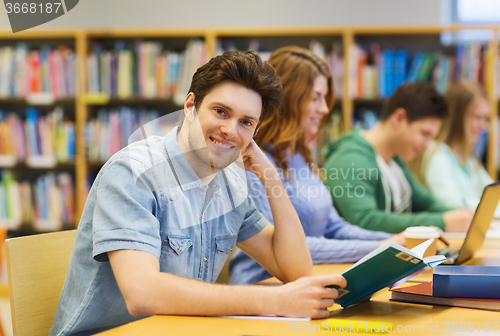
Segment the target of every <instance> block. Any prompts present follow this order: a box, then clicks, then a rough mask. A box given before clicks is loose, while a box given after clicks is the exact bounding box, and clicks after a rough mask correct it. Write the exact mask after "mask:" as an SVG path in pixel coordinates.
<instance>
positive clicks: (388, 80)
mask: <svg viewBox="0 0 500 336" xmlns="http://www.w3.org/2000/svg"><path fill="white" fill-rule="evenodd" d="M384 61H385V64H386V65H385V73H384V76H385V87H384V95H383V98H388V97H389V96H390V95H391V94H392V88H393V87H394V51H393V50H386V51H385V58H384Z"/></svg>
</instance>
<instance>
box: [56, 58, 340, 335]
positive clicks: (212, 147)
mask: <svg viewBox="0 0 500 336" xmlns="http://www.w3.org/2000/svg"><path fill="white" fill-rule="evenodd" d="M281 92H282V89H281V84H280V80H279V78H278V76H277V75H276V73H275V71H274V69H273V68H272V67H271V66H270V65H269V64H268V63H267V62H262V61H261V60H260V58H259V57H258V56H257V54H255V53H253V52H247V53H243V52H227V53H224V54H223V55H221V56H218V57H215V58H213V59H212V60H211V61H210V62H209V63H207V64H205V65H204V66H202V67H201V68H199V69H198V70H197V72H196V73H195V75H194V76H193V79H192V84H191V87H190V93H189V94H188V95H187V97H186V100H185V104H184V121H183V123H182V126H181V127H180V129H179V127H176V128H174V129H173V130H172V131H171V132H170V133H168V134H167V135H166V136H165V137H149V138H148V139H147V140H143V141H139V142H136V143H133V144H131V145H129V146H127V147H126V148H124V149H123V150H121V151H120V152H118V153H117V154H115V155H114V156H113V157H112V158H111V159H110V160H109V161H108V162H107V163H106V164H105V165H104V167H103V168H102V169H101V171H100V172H99V175H98V176H97V178H96V181H95V182H94V184H93V186H92V189H91V190H90V193H89V196H88V198H87V203H86V204H85V209H84V212H83V215H82V219H81V221H80V224H79V227H78V233H77V236H76V241H75V247H74V250H73V254H72V257H71V261H70V265H69V270H68V274H67V276H66V282H65V284H64V287H63V291H62V294H61V298H60V300H59V306H58V310H57V313H56V318H55V320H54V323H53V326H52V330H51V333H50V335H89V334H93V333H95V332H98V331H101V330H105V329H109V328H111V327H114V326H117V325H121V324H124V323H127V322H131V321H133V320H135V319H138V318H140V317H142V316H148V315H154V314H173V315H229V314H233V315H234V314H237V315H248V314H277V315H284V316H310V317H313V318H318V317H328V316H329V312H328V310H327V307H329V306H331V305H333V299H334V298H336V297H337V295H338V292H337V291H336V290H335V289H331V288H325V286H326V285H329V284H338V285H340V286H341V287H343V286H345V279H344V278H343V277H341V276H340V275H330V276H320V277H309V276H310V275H311V268H312V263H311V257H310V255H309V252H308V249H307V244H306V240H305V237H304V232H303V230H302V227H301V224H300V222H299V219H298V217H297V214H296V212H295V210H294V208H293V205H292V204H291V202H290V200H289V198H288V196H287V193H286V192H285V190H284V188H283V185H282V184H281V180H280V177H279V175H278V173H277V172H276V170H275V169H274V168H273V165H272V164H271V163H270V162H269V160H268V159H267V158H266V156H265V154H264V153H263V152H262V151H261V150H260V148H258V147H257V145H256V144H255V143H254V142H253V140H252V137H253V136H254V134H255V132H257V127H258V123H259V120H260V119H261V117H262V116H263V115H266V114H269V113H275V112H276V111H277V110H278V108H279V104H280V101H281ZM240 157H241V158H242V161H243V163H244V166H245V169H247V170H251V171H253V172H255V173H257V174H258V175H259V176H260V178H261V181H262V183H263V185H265V186H266V191H268V194H269V201H270V203H271V208H272V212H273V216H274V227H273V226H272V225H270V224H269V223H268V221H267V220H266V219H265V218H264V217H263V216H262V214H260V213H259V212H258V211H257V210H256V208H255V206H254V204H253V202H252V200H251V198H250V197H249V196H248V195H247V193H246V191H245V188H243V186H245V182H244V181H242V180H241V179H240V177H239V175H238V172H237V171H236V169H237V168H232V167H229V165H230V164H231V163H233V162H235V161H236V160H237V159H238V158H240ZM269 190H273V192H269ZM277 191H278V192H277ZM236 244H238V246H239V247H240V248H241V249H242V250H243V251H245V252H246V253H248V254H249V255H250V256H251V257H252V258H254V259H255V260H256V261H257V262H258V263H260V264H261V265H262V266H264V267H265V268H266V269H267V270H268V271H269V272H270V273H271V274H273V275H274V276H276V277H277V278H279V279H280V280H282V281H283V282H287V284H286V285H284V286H280V287H265V286H225V285H216V284H211V283H210V282H214V281H215V280H216V279H217V276H218V274H219V272H220V270H221V268H222V266H223V265H224V262H225V261H226V259H227V256H228V255H229V253H230V252H231V251H232V250H233V249H234V247H235V245H236ZM299 278H300V279H299ZM165 332H166V333H168V330H166V331H165Z"/></svg>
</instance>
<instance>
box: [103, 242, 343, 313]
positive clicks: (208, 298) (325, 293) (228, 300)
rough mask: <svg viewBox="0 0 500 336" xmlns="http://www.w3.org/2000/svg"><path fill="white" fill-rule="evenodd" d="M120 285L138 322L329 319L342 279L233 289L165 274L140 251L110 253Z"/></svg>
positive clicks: (312, 279)
mask: <svg viewBox="0 0 500 336" xmlns="http://www.w3.org/2000/svg"><path fill="white" fill-rule="evenodd" d="M108 257H109V261H110V263H111V267H112V268H113V273H114V275H115V278H116V281H117V283H118V286H119V288H120V291H121V293H122V295H123V297H124V299H125V303H126V304H127V309H128V311H129V313H130V314H131V315H133V316H147V315H154V314H168V315H208V316H216V315H256V314H276V315H280V316H290V317H311V318H326V317H328V316H329V311H328V309H327V308H328V307H330V306H332V305H333V300H334V299H335V298H336V297H337V295H338V292H337V290H336V289H333V288H325V286H326V285H330V284H338V285H340V286H341V287H345V285H346V282H345V279H344V278H343V277H342V276H340V275H327V276H316V277H307V278H301V279H299V280H297V281H295V282H292V283H289V284H286V285H284V286H279V287H275V286H269V287H267V286H227V285H218V284H211V283H206V282H203V281H198V280H194V279H187V278H183V277H179V276H176V275H173V274H170V273H162V272H160V266H159V261H158V258H157V257H155V256H154V255H152V254H150V253H147V252H143V251H136V250H117V251H113V252H108Z"/></svg>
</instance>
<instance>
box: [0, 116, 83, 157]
mask: <svg viewBox="0 0 500 336" xmlns="http://www.w3.org/2000/svg"><path fill="white" fill-rule="evenodd" d="M75 138H76V134H75V125H74V122H73V121H71V120H65V119H64V111H63V109H62V108H60V107H56V108H55V109H54V111H52V112H49V113H47V114H46V115H43V116H41V115H40V114H39V112H38V111H37V110H36V109H34V108H32V107H29V108H27V109H26V119H25V120H22V119H21V118H20V115H19V114H18V113H14V112H9V113H7V112H4V111H0V166H2V167H9V166H14V165H15V164H17V162H18V161H25V162H26V163H27V164H28V165H29V166H34V167H37V166H43V167H53V166H55V165H56V164H57V162H71V161H74V159H75Z"/></svg>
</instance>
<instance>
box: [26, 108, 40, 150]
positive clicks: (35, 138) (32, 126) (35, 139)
mask: <svg viewBox="0 0 500 336" xmlns="http://www.w3.org/2000/svg"><path fill="white" fill-rule="evenodd" d="M26 131H27V137H28V142H29V147H30V154H31V155H40V153H41V151H40V136H39V133H38V112H37V111H36V110H35V109H34V108H32V107H28V108H27V109H26Z"/></svg>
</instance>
